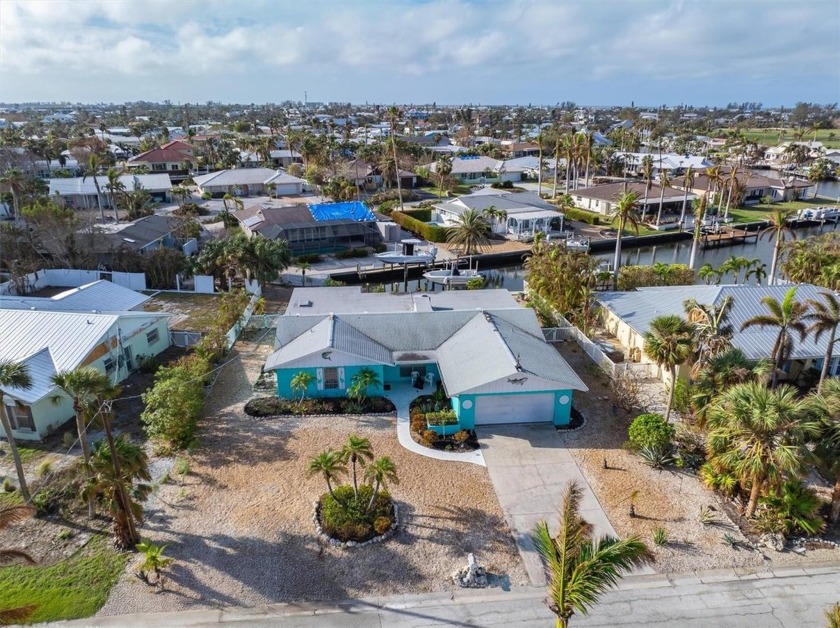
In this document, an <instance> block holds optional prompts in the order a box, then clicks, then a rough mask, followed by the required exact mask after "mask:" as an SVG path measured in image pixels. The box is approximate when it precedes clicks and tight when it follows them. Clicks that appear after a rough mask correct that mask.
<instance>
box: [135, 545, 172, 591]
mask: <svg viewBox="0 0 840 628" xmlns="http://www.w3.org/2000/svg"><path fill="white" fill-rule="evenodd" d="M166 547H167V546H166V545H155V544H154V543H138V544H137V550H138V551H140V552H142V553H143V562H142V563H141V564H140V566H139V567H138V568H137V571H138V572H139V574H140V578H141V579H142V580H144V581H147V582H148V579H149V577H148V575H147V572H153V573H154V574H155V576H157V580H156V582H157V583H158V584H162V580H163V576H162V574H161V573H160V572H161V571H162V570H163V569H166V568H167V567H169V565H171V564H172V559H171V558H169V557H168V556H164V555H163V550H165V549H166Z"/></svg>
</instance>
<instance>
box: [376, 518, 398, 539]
mask: <svg viewBox="0 0 840 628" xmlns="http://www.w3.org/2000/svg"><path fill="white" fill-rule="evenodd" d="M392 523H393V521H391V520H390V519H389V518H388V517H377V518H376V519H374V520H373V531H374V532H375V533H376V534H378V535H379V536H382V535H383V534H385V533H386V532H387V531H388V530H390V529H391V524H392Z"/></svg>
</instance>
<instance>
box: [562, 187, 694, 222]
mask: <svg viewBox="0 0 840 628" xmlns="http://www.w3.org/2000/svg"><path fill="white" fill-rule="evenodd" d="M671 185H673V186H676V182H674V181H672V182H671ZM625 191H626V192H635V193H636V194H637V195H638V197H639V198H638V200H637V206H638V209H637V211H638V213H639V214H641V213H642V211H643V210H644V211H645V220H647V218H648V217H649V216H650V215H651V214H653V215H654V216H653V219H654V220H655V218H656V214H657V213H658V212H659V197H660V193H661V191H662V188H661V187H660V186H659V185H657V184H655V183H654V184H653V185H652V186H651V188H650V190H649V191H648V193H647V197H648V198H647V204H645V184H644V183H639V182H637V181H630V182H627V183H624V182H621V183H606V184H604V185H595V186H592V187H589V188H582V189H580V190H571V191H570V192H569V195H570V196H571V197H572V202H573V203H574V204H575V207H578V208H579V209H588V210H589V211H592V212H597V213H599V214H602V215H604V216H606V215H608V214H609V213H610V212H612V211H613V210H614V209H615V206H616V205H617V204H618V199H619V198H620V197H621V195H622V194H624V192H625ZM684 196H685V193H684V191H683V190H681V189H678V188H676V187H669V188H665V198H664V202H663V205H662V215H663V222H666V223H667V222H673V221H674V220H675V219H677V218H678V217H679V215H680V214H681V213H682V206H683V198H684ZM695 198H697V197H696V196H695V195H694V194H693V193H692V192H689V193H688V203H687V207H686V212H687V213H689V214H690V213H691V201H693V200H694V199H695ZM645 208H646V209H645ZM666 217H667V219H666Z"/></svg>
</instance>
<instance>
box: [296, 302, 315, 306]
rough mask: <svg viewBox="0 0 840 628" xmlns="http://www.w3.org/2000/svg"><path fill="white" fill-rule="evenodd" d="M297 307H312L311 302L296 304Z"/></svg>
mask: <svg viewBox="0 0 840 628" xmlns="http://www.w3.org/2000/svg"><path fill="white" fill-rule="evenodd" d="M298 307H312V301H303V302H301V303H298Z"/></svg>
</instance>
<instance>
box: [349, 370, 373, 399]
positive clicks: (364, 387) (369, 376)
mask: <svg viewBox="0 0 840 628" xmlns="http://www.w3.org/2000/svg"><path fill="white" fill-rule="evenodd" d="M381 385H382V380H381V379H379V375H378V374H377V373H376V371H374V370H373V369H370V368H367V367H365V368H362V369H359V370H358V371H357V372H356V374H355V375H353V377H352V378H351V379H350V388H349V389H348V391H347V392H348V393H349V394H350V395H351V396H352V397H357V398H358V399H359V401H364V400H365V399H367V393H368V389H369V388H371V387H373V388H377V387H379V386H381Z"/></svg>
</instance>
